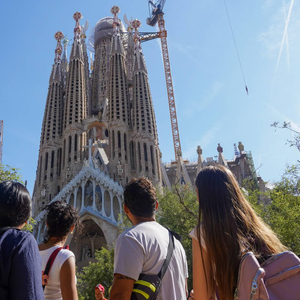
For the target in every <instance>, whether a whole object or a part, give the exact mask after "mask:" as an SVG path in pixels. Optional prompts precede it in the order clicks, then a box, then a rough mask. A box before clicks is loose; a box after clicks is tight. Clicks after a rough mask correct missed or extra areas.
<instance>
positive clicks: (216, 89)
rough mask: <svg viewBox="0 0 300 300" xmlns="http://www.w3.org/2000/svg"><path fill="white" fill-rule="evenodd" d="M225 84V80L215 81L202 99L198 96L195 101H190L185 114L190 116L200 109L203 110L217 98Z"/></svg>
mask: <svg viewBox="0 0 300 300" xmlns="http://www.w3.org/2000/svg"><path fill="white" fill-rule="evenodd" d="M223 86H224V83H223V82H219V81H215V82H214V83H213V85H212V86H211V88H210V89H209V90H208V91H207V92H206V94H205V95H204V96H203V97H202V96H201V98H200V99H199V98H197V99H195V101H193V102H192V101H191V102H190V103H189V106H188V107H186V110H185V114H186V115H187V116H188V117H191V116H193V115H195V114H198V113H199V111H201V110H203V109H204V108H205V107H207V106H208V105H210V104H211V103H212V102H213V101H214V100H215V99H216V97H217V96H218V95H219V94H220V92H221V90H222V88H223Z"/></svg>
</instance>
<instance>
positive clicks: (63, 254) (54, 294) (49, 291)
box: [40, 246, 75, 300]
mask: <svg viewBox="0 0 300 300" xmlns="http://www.w3.org/2000/svg"><path fill="white" fill-rule="evenodd" d="M56 248H59V247H58V246H54V247H51V248H49V249H46V250H40V255H41V257H42V270H43V271H44V270H45V268H46V264H47V262H48V259H49V257H50V255H51V254H52V252H53V251H54V250H55V249H56ZM71 256H73V257H75V255H74V253H73V252H72V251H70V250H67V249H61V250H60V251H59V252H58V254H57V256H56V258H55V260H54V262H53V265H52V267H51V269H50V272H49V274H48V276H49V279H48V284H47V285H46V287H45V289H44V295H45V300H48V299H52V300H62V295H61V288H60V270H61V267H62V265H63V263H64V262H65V261H66V260H67V259H68V258H69V257H71ZM41 276H42V275H41Z"/></svg>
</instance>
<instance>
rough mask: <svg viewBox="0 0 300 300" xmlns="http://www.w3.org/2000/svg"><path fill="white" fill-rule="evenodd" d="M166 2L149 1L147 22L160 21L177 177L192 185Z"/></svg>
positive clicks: (159, 35) (150, 23) (153, 24)
mask: <svg viewBox="0 0 300 300" xmlns="http://www.w3.org/2000/svg"><path fill="white" fill-rule="evenodd" d="M165 2H166V0H158V1H157V2H155V3H154V2H153V1H152V0H149V1H148V4H149V13H150V17H149V18H147V20H146V22H147V24H148V25H150V26H155V25H156V24H157V23H158V28H159V32H158V37H160V40H161V49H162V56H163V62H164V69H165V77H166V85H167V93H168V102H169V110H170V119H171V127H172V135H173V145H174V152H175V161H176V162H177V171H176V179H177V182H180V183H185V184H188V185H192V183H191V180H190V177H189V175H188V172H187V169H186V167H185V164H184V161H183V158H182V151H181V144H180V137H179V129H178V122H177V114H176V105H175V97H174V90H173V82H172V75H171V67H170V59H169V51H168V44H167V31H166V29H165V20H164V17H163V15H164V13H163V8H164V5H165ZM151 37H152V36H151ZM145 38H146V39H147V36H145ZM142 39H143V38H142Z"/></svg>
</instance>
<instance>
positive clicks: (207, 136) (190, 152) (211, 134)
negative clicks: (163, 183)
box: [184, 120, 223, 158]
mask: <svg viewBox="0 0 300 300" xmlns="http://www.w3.org/2000/svg"><path fill="white" fill-rule="evenodd" d="M222 127H223V122H222V121H221V120H219V121H218V122H217V123H215V124H214V125H213V126H212V127H211V128H210V129H209V130H208V131H206V132H205V133H204V134H203V135H202V137H201V138H200V140H197V141H195V142H194V143H193V145H191V146H190V147H189V148H188V149H187V150H184V156H185V157H189V158H193V157H195V156H196V150H197V146H198V145H200V146H201V148H202V149H205V148H208V146H209V145H210V144H211V143H212V142H214V141H215V137H216V136H217V135H219V132H220V131H221V129H222Z"/></svg>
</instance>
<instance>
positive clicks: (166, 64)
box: [158, 13, 181, 160]
mask: <svg viewBox="0 0 300 300" xmlns="http://www.w3.org/2000/svg"><path fill="white" fill-rule="evenodd" d="M158 27H159V33H160V38H161V47H162V55H163V61H164V69H165V77H166V85H167V93H168V102H169V110H170V118H171V127H172V135H173V144H174V152H175V158H176V160H178V156H181V144H180V138H179V130H178V122H177V114H176V105H175V97H174V90H173V82H172V75H171V67H170V59H169V52H168V45H167V32H166V30H165V21H164V19H163V14H162V13H161V14H159V15H158Z"/></svg>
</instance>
